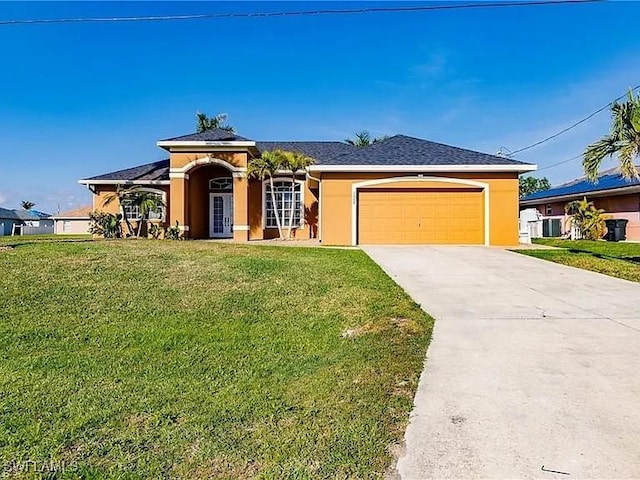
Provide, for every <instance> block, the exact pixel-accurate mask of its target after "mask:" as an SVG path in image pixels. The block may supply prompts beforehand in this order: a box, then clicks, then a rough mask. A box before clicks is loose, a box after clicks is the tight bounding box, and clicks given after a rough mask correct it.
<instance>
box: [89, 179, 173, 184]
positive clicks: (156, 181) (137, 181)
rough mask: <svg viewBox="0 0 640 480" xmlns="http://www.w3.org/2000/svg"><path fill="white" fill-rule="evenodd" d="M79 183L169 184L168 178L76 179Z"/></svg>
mask: <svg viewBox="0 0 640 480" xmlns="http://www.w3.org/2000/svg"><path fill="white" fill-rule="evenodd" d="M78 183H79V184H81V185H169V184H170V183H171V182H170V181H169V180H115V179H114V180H91V179H83V180H78Z"/></svg>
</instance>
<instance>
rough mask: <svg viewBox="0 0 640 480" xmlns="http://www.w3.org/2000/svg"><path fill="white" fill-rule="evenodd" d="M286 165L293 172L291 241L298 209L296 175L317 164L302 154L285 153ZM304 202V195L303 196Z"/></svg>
mask: <svg viewBox="0 0 640 480" xmlns="http://www.w3.org/2000/svg"><path fill="white" fill-rule="evenodd" d="M283 153H284V163H283V165H282V167H283V168H284V169H285V170H289V171H290V172H291V207H290V211H289V225H288V230H287V239H288V240H289V239H291V231H292V230H293V217H294V216H295V215H294V214H295V208H296V175H297V174H298V172H300V171H304V170H305V169H306V168H307V167H308V166H309V165H312V164H313V163H315V160H314V159H313V158H312V157H310V156H308V155H305V154H304V153H301V152H283ZM301 200H302V195H301Z"/></svg>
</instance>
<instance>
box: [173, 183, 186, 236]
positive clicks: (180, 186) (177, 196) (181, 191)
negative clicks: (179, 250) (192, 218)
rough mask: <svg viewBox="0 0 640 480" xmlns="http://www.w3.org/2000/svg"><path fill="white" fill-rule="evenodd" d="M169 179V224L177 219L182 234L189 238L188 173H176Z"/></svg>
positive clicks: (174, 223) (174, 222)
mask: <svg viewBox="0 0 640 480" xmlns="http://www.w3.org/2000/svg"><path fill="white" fill-rule="evenodd" d="M170 175H171V174H170ZM170 181H171V188H170V190H169V195H170V196H171V201H170V202H169V203H170V212H169V226H170V227H174V226H175V225H176V221H178V223H179V228H180V231H181V233H182V235H183V236H184V237H185V238H189V210H188V208H189V201H188V197H189V175H187V174H186V173H181V174H176V175H175V176H172V177H171V180H170Z"/></svg>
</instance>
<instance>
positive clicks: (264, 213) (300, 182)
mask: <svg viewBox="0 0 640 480" xmlns="http://www.w3.org/2000/svg"><path fill="white" fill-rule="evenodd" d="M283 181H284V182H288V183H291V178H287V177H273V183H276V182H283ZM295 182H296V183H297V184H298V185H300V225H294V226H293V228H296V229H298V230H304V227H305V221H304V206H305V203H304V200H305V198H304V194H305V192H304V190H305V188H304V186H305V185H304V184H305V181H304V180H298V179H296V181H295ZM269 183H270V182H269V179H266V180H263V181H262V228H263V229H267V228H270V229H271V228H278V227H267V185H269ZM288 226H289V224H288V223H287V225H281V227H282V228H283V230H284V229H286V228H287V227H288Z"/></svg>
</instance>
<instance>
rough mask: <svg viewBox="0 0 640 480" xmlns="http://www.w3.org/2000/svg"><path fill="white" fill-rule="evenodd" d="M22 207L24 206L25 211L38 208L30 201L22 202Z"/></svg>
mask: <svg viewBox="0 0 640 480" xmlns="http://www.w3.org/2000/svg"><path fill="white" fill-rule="evenodd" d="M20 205H21V206H22V208H24V209H25V210H31V209H32V208H33V207H35V206H36V204H35V203H33V202H30V201H29V200H23V201H21V202H20Z"/></svg>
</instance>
